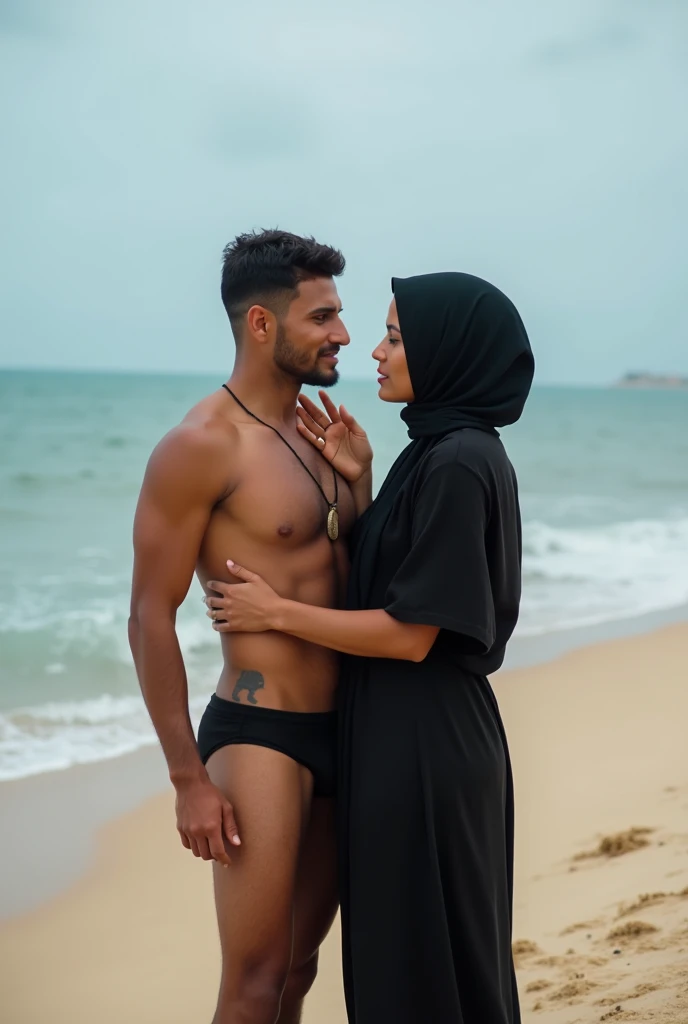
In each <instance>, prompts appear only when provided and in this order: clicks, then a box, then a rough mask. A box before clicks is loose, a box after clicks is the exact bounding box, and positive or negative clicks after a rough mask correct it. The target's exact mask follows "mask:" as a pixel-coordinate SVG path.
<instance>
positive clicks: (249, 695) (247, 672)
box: [232, 668, 265, 704]
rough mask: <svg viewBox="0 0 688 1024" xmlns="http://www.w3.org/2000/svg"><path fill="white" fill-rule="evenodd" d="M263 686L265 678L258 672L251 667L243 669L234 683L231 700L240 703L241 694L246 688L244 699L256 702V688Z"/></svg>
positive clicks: (250, 702)
mask: <svg viewBox="0 0 688 1024" xmlns="http://www.w3.org/2000/svg"><path fill="white" fill-rule="evenodd" d="M264 686H265V680H264V679H263V676H262V674H261V673H260V672H254V670H253V669H252V668H247V669H244V671H243V672H242V673H241V674H240V675H239V678H238V679H237V681H236V683H235V684H234V690H233V691H232V700H235V701H236V702H237V704H241V694H242V692H243V691H244V690H246V700H247V701H248V702H249V704H257V703H258V701H257V700H256V690H262V689H263V687H264Z"/></svg>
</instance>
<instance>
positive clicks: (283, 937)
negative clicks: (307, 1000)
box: [207, 745, 313, 1024]
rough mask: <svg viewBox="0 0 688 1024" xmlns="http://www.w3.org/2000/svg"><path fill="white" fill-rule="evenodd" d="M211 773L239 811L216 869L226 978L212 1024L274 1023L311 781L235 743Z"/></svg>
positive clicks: (272, 754)
mask: <svg viewBox="0 0 688 1024" xmlns="http://www.w3.org/2000/svg"><path fill="white" fill-rule="evenodd" d="M207 767H208V774H209V776H210V778H211V779H212V781H213V782H214V783H215V785H216V786H218V787H219V788H220V789H221V790H222V791H223V792H224V793H225V794H226V796H227V798H228V800H230V802H231V803H232V805H233V807H234V812H235V814H236V819H237V823H238V825H239V834H240V835H241V846H240V847H239V848H231V850H230V853H231V857H232V865H231V867H229V868H224V867H220V866H218V865H214V868H213V871H214V878H215V904H216V907H217V917H218V925H219V930H220V945H221V948H222V979H221V984H220V994H219V998H218V1005H217V1010H216V1012H215V1017H214V1018H213V1024H275V1022H276V1020H277V1017H278V1015H279V1008H280V1001H281V998H282V992H283V990H284V987H285V984H286V981H287V977H288V974H289V968H290V966H291V960H292V943H293V907H294V892H295V887H296V878H297V868H298V861H299V852H300V850H301V849H302V847H303V839H304V831H305V827H306V822H307V818H308V809H309V804H310V799H311V791H312V785H313V783H312V778H311V775H310V773H309V772H308V771H307V770H306V769H305V768H303V767H302V766H301V765H299V764H297V763H296V762H295V761H292V760H291V759H290V758H288V757H286V756H285V755H284V754H280V753H278V752H277V751H275V750H270V749H267V748H265V747H258V746H249V745H233V746H227V747H223V748H222V749H221V750H218V751H217V752H216V753H215V754H213V755H212V757H211V758H210V759H209V761H208V765H207Z"/></svg>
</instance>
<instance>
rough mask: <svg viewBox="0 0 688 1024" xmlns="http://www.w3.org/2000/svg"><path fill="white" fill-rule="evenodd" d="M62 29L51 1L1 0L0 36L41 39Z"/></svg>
mask: <svg viewBox="0 0 688 1024" xmlns="http://www.w3.org/2000/svg"><path fill="white" fill-rule="evenodd" d="M60 27H61V19H60V15H59V14H58V12H57V11H56V10H55V4H54V3H50V2H49V0H0V35H1V34H7V35H17V36H29V37H36V38H41V37H45V36H54V35H56V34H57V33H58V31H59V29H60Z"/></svg>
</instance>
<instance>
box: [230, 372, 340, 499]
mask: <svg viewBox="0 0 688 1024" xmlns="http://www.w3.org/2000/svg"><path fill="white" fill-rule="evenodd" d="M222 387H223V388H224V389H225V391H226V392H227V393H228V394H230V395H231V396H232V398H233V399H234V401H235V402H236V404H237V405H238V406H239V407H240V408H241V409H243V410H244V412H245V413H246V414H247V415H248V416H251V417H252V418H253V419H254V420H256V421H257V422H258V423H260V424H261V426H263V427H268V428H269V429H270V430H272V431H273V433H275V434H277V436H278V437H279V439H280V441H283V442H284V444H286V446H287V448H288V449H289V451H290V452H291V453H292V455H294V456H295V457H296V458H297V459H298V460H299V462H300V463H301V465H302V466H303V468H304V469H305V470H306V472H307V473H308V475H309V477H310V478H311V480H312V481H313V483H314V484H315V486H316V487H317V488H318V490H319V491H320V493H321V494H322V496H323V499H324V501H325V504H326V505H327V507H328V508H329V509H336V508H337V502H338V500H339V484H338V482H337V473H336V470H335V468H334V466H332V467H331V468H332V479H333V480H334V501H330V500H329V498H328V497H327V495H326V494H325V491H324V490H323V488H322V485H321V484H320V481H319V480H318V479H317V478H316V477H315V475H314V474H313V473H311V471H310V469H309V468H308V466H307V465H306V463H305V462H304V461H303V459H302V458H301V456H300V455H299V453H298V452H297V451H296V449H295V448H292V446H291V445H290V444H289V442H288V441H287V439H286V437H283V436H282V434H280V432H279V430H278V429H277V427H273V426H272V424H271V423H266V422H265V420H262V419H261V418H260V416H256V414H255V413H254V412H251V410H250V409H247V408H246V406H245V405H244V403H243V402H242V401H241V399H239V398H237V396H236V395H235V394H234V392H233V391H231V390H230V389H229V388H228V387H227V385H226V384H223V385H222Z"/></svg>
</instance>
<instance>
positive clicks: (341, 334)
mask: <svg viewBox="0 0 688 1024" xmlns="http://www.w3.org/2000/svg"><path fill="white" fill-rule="evenodd" d="M333 334H334V337H335V338H336V341H337V344H338V345H348V344H349V342H350V341H351V338H350V337H349V332H348V331H347V329H346V327H345V326H344V321H343V320H340V321H339V323H338V325H337V328H336V330H335V331H334V332H333Z"/></svg>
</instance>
